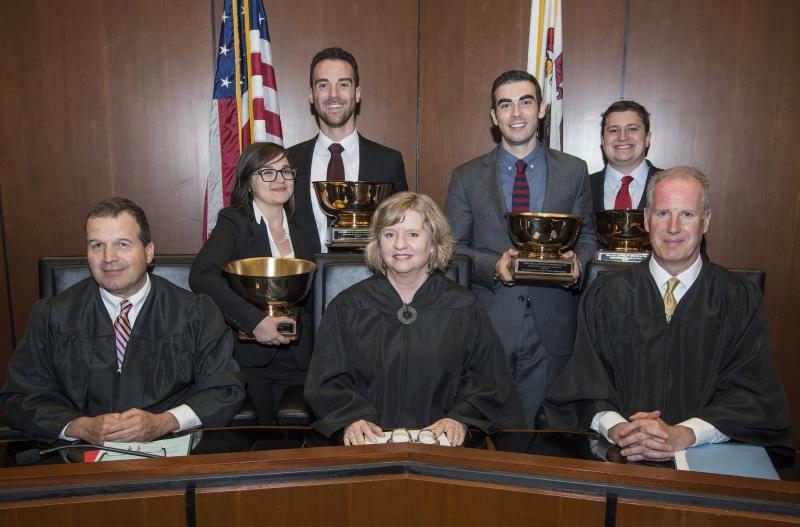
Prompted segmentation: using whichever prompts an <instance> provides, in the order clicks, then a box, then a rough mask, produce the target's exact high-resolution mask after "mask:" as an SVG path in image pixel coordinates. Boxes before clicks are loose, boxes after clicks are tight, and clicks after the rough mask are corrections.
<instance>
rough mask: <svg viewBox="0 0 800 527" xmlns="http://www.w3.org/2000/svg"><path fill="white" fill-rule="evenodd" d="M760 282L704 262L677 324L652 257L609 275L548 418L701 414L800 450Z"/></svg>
mask: <svg viewBox="0 0 800 527" xmlns="http://www.w3.org/2000/svg"><path fill="white" fill-rule="evenodd" d="M761 300H762V299H761V291H760V290H759V289H758V287H757V286H756V285H755V284H753V283H751V282H749V281H747V280H745V279H743V278H741V277H739V276H736V275H734V274H732V273H730V272H729V271H727V270H726V269H724V268H723V267H720V266H718V265H714V264H713V263H711V262H709V261H707V260H705V261H704V262H703V267H702V269H701V271H700V275H699V276H698V278H697V281H696V282H695V283H694V284H692V287H690V288H689V290H688V291H686V294H685V295H684V297H683V298H682V299H681V301H680V302H679V303H678V306H677V309H676V311H675V314H674V315H673V317H672V319H671V321H670V322H669V323H667V322H666V320H665V318H664V304H663V300H662V298H661V295H660V293H659V290H658V287H657V286H656V283H655V280H653V277H652V275H651V274H650V271H649V269H648V262H647V261H644V262H642V263H641V264H638V265H635V266H633V267H631V268H630V269H627V270H624V271H620V272H617V273H607V274H604V275H602V276H601V277H599V278H598V280H597V281H596V282H595V283H594V284H592V287H590V288H589V289H588V290H587V291H586V292H585V293H584V296H583V298H582V299H581V304H580V309H579V313H578V314H579V319H578V332H577V336H576V339H575V349H574V352H573V354H572V357H571V359H570V362H569V363H568V364H567V366H566V368H565V369H564V373H563V374H562V375H561V377H560V378H559V379H558V381H557V382H556V384H555V385H554V387H553V388H552V389H551V390H550V393H549V394H548V396H547V401H546V402H545V410H546V412H547V417H548V425H549V426H554V427H558V428H570V429H587V428H588V427H589V425H590V423H591V420H592V417H593V416H594V415H595V414H596V413H597V412H599V411H606V410H615V411H617V412H619V413H620V414H621V415H622V416H623V417H626V418H627V417H629V416H630V415H633V414H634V413H636V412H637V411H652V410H661V417H662V419H663V420H664V421H665V422H666V423H668V424H673V425H674V424H677V423H680V422H682V421H684V420H686V419H689V418H691V417H698V418H700V419H703V420H705V421H707V422H709V423H711V424H712V425H714V426H715V427H716V428H717V429H718V430H719V431H721V432H722V433H724V434H725V435H727V436H728V437H730V438H731V439H734V440H738V441H742V442H745V443H752V444H757V445H761V446H765V447H788V448H794V447H795V445H796V442H795V438H794V437H793V435H792V432H791V421H790V417H789V406H788V402H787V400H786V396H785V395H784V391H783V386H782V384H781V381H780V378H779V377H778V373H777V371H776V369H775V366H774V364H773V362H772V358H771V357H770V354H769V345H768V341H767V337H768V331H767V318H766V315H765V313H764V310H763V309H762V307H761Z"/></svg>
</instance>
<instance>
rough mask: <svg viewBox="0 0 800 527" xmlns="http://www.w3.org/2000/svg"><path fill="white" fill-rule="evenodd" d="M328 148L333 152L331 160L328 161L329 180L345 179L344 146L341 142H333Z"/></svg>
mask: <svg viewBox="0 0 800 527" xmlns="http://www.w3.org/2000/svg"><path fill="white" fill-rule="evenodd" d="M328 150H330V152H331V160H330V161H328V175H327V179H328V181H344V161H342V152H344V147H343V146H342V145H340V144H339V143H331V146H329V147H328Z"/></svg>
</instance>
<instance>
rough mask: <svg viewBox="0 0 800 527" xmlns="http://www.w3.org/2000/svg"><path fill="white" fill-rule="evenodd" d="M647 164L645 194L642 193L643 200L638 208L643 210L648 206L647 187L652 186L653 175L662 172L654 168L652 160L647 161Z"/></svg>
mask: <svg viewBox="0 0 800 527" xmlns="http://www.w3.org/2000/svg"><path fill="white" fill-rule="evenodd" d="M644 162H645V163H647V179H646V180H645V182H644V192H642V199H640V200H639V205H638V207H637V208H639V209H643V208H644V207H645V205H647V186H648V185H649V184H650V178H652V177H653V174H655V173H656V172H658V171H659V170H661V169H660V168H656V167H654V166H653V163H651V162H650V160H648V159H645V160H644Z"/></svg>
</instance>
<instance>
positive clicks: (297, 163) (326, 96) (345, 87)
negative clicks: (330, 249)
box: [288, 48, 408, 251]
mask: <svg viewBox="0 0 800 527" xmlns="http://www.w3.org/2000/svg"><path fill="white" fill-rule="evenodd" d="M309 79H310V84H311V86H310V89H309V93H308V101H309V103H311V105H312V106H313V107H314V113H315V114H316V115H317V118H318V122H319V131H320V133H319V134H317V136H316V137H314V138H312V139H309V140H308V141H305V142H303V143H299V144H297V145H294V146H293V147H291V148H289V151H288V153H289V162H290V163H291V165H292V166H293V167H295V168H297V181H296V182H295V188H296V191H295V200H296V205H297V213H298V214H311V213H313V215H314V220H315V221H316V224H317V231H318V233H319V238H320V246H321V248H322V250H323V251H326V247H325V242H326V240H327V227H328V219H327V216H326V215H325V213H323V212H322V210H321V209H320V207H319V202H318V201H317V197H316V194H315V192H314V189H313V186H312V183H313V182H314V181H326V180H330V179H335V178H334V177H333V176H331V175H330V174H332V170H333V171H335V170H336V169H335V168H334V167H335V166H336V165H337V164H338V166H339V169H340V170H341V171H342V172H343V173H342V172H340V174H341V177H343V179H344V180H345V181H382V182H389V183H394V189H395V192H400V191H403V190H408V184H407V183H406V173H405V167H404V165H403V156H402V155H401V154H400V152H398V151H397V150H393V149H391V148H388V147H386V146H383V145H381V144H378V143H376V142H374V141H370V140H369V139H366V138H365V137H363V136H362V135H361V134H359V133H358V132H357V131H356V105H357V104H358V103H359V102H360V101H361V86H360V85H359V78H358V63H357V62H356V59H355V58H354V57H353V55H351V54H350V53H348V52H347V51H345V50H343V49H341V48H327V49H324V50H322V51H320V52H319V53H317V54H316V55H315V56H314V58H313V60H312V61H311V72H310V77H309Z"/></svg>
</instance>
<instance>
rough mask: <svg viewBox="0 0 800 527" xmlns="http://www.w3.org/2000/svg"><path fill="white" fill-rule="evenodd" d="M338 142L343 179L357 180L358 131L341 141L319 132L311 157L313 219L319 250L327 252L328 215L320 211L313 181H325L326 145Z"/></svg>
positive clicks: (327, 152) (326, 176)
mask: <svg viewBox="0 0 800 527" xmlns="http://www.w3.org/2000/svg"><path fill="white" fill-rule="evenodd" d="M336 142H338V143H339V144H340V145H342V147H343V148H344V152H342V162H343V163H344V180H345V181H358V168H359V150H358V149H359V140H358V132H356V131H353V133H352V134H350V135H348V136H347V137H345V138H344V139H342V140H341V141H332V140H331V139H330V138H329V137H328V136H326V135H325V134H323V133H322V132H320V133H319V135H318V136H317V142H316V144H315V145H314V155H313V156H312V157H311V187H310V188H309V192H311V208H312V209H313V210H314V221H315V222H316V223H317V232H318V233H319V245H320V250H321V251H322V252H324V253H326V252H328V247H327V245H325V243H326V242H327V241H328V216H327V215H326V214H325V213H324V212H322V209H321V208H320V206H319V200H318V199H317V191H316V190H314V181H326V180H327V179H328V162H329V161H330V160H331V152H330V150H328V147H329V146H331V145H332V144H333V143H336Z"/></svg>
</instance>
